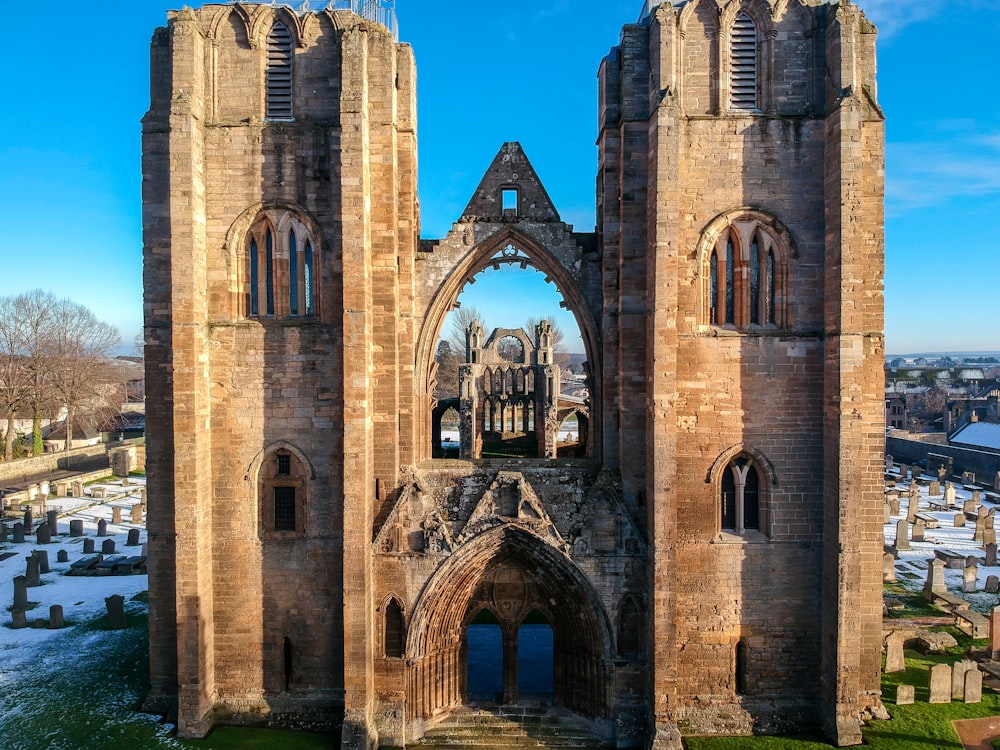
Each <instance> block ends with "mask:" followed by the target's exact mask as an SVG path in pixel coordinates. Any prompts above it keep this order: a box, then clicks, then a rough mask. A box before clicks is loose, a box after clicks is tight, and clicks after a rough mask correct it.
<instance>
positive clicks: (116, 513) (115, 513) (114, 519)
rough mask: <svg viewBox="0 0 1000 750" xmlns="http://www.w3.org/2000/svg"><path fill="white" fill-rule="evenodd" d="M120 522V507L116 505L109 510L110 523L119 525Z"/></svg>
mask: <svg viewBox="0 0 1000 750" xmlns="http://www.w3.org/2000/svg"><path fill="white" fill-rule="evenodd" d="M121 522H122V506H120V505H116V506H115V507H113V508H112V509H111V523H114V524H119V523H121Z"/></svg>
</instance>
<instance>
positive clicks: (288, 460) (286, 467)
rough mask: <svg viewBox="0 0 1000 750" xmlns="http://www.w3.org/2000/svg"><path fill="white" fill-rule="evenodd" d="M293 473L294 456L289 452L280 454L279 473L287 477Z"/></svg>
mask: <svg viewBox="0 0 1000 750" xmlns="http://www.w3.org/2000/svg"><path fill="white" fill-rule="evenodd" d="M291 473H292V457H291V456H290V455H288V454H287V453H279V454H278V474H279V475H280V476H283V477H287V476H289V475H290V474H291Z"/></svg>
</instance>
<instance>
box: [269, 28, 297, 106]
mask: <svg viewBox="0 0 1000 750" xmlns="http://www.w3.org/2000/svg"><path fill="white" fill-rule="evenodd" d="M264 85H265V96H264V102H265V105H264V116H265V117H266V118H267V119H269V120H291V119H292V34H291V32H290V31H289V30H288V27H287V26H286V25H285V24H283V23H282V22H281V21H278V22H277V23H275V24H274V26H272V27H271V31H270V33H268V35H267V70H266V74H265V84H264Z"/></svg>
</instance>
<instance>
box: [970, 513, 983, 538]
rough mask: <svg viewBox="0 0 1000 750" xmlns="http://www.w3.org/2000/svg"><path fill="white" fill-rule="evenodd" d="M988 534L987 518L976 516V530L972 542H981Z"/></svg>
mask: <svg viewBox="0 0 1000 750" xmlns="http://www.w3.org/2000/svg"><path fill="white" fill-rule="evenodd" d="M985 533H986V516H976V530H975V531H974V532H973V533H972V541H974V542H981V541H983V536H984V535H985Z"/></svg>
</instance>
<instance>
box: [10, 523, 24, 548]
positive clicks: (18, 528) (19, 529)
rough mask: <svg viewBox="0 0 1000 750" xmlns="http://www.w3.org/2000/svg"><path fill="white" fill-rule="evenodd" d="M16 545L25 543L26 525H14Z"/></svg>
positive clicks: (13, 535)
mask: <svg viewBox="0 0 1000 750" xmlns="http://www.w3.org/2000/svg"><path fill="white" fill-rule="evenodd" d="M12 537H13V540H14V544H22V543H23V542H24V524H23V523H21V522H20V521H18V522H17V523H15V524H14V533H13V534H12Z"/></svg>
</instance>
